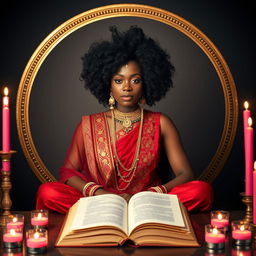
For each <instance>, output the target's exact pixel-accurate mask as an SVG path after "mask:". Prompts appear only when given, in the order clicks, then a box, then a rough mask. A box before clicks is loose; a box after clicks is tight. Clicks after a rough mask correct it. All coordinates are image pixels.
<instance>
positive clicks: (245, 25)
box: [0, 0, 256, 210]
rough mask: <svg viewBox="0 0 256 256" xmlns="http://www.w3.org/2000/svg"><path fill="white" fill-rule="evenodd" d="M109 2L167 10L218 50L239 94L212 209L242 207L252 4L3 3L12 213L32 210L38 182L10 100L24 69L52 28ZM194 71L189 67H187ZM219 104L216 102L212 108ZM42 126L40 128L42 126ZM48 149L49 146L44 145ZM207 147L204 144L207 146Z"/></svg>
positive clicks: (1, 80) (0, 79) (0, 82)
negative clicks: (233, 134)
mask: <svg viewBox="0 0 256 256" xmlns="http://www.w3.org/2000/svg"><path fill="white" fill-rule="evenodd" d="M113 3H139V4H147V5H152V6H155V7H159V8H162V9H166V10H168V11H170V12H172V13H175V14H177V15H179V16H181V17H183V18H184V19H186V20H188V21H189V22H191V23H192V24H194V25H195V26H197V27H198V28H199V29H200V30H201V31H203V32H204V33H205V34H206V35H207V36H208V37H209V38H210V40H211V41H212V42H213V43H214V44H215V46H217V48H218V49H219V50H220V52H221V53H222V56H223V57H224V58H225V60H226V62H227V63H228V65H229V68H230V70H231V72H232V75H233V78H234V80H235V84H236V87H237V92H238V104H239V121H238V131H237V136H236V139H235V143H234V146H233V150H232V152H231V154H230V157H229V159H228V161H227V163H226V165H225V167H224V168H223V170H222V172H221V174H220V175H219V176H218V177H217V178H216V180H215V181H214V183H213V188H214V191H215V204H214V208H216V209H217V208H218V209H227V210H228V209H230V210H231V209H242V208H244V205H243V204H242V203H241V197H240V192H243V191H244V155H243V154H244V153H243V133H242V119H241V114H242V110H243V107H242V104H243V102H244V100H248V101H249V102H250V105H251V111H252V115H253V117H254V116H255V110H254V109H255V105H256V100H255V86H254V79H253V78H254V77H253V75H254V69H253V68H254V66H255V65H253V64H254V63H253V61H254V58H255V52H254V47H255V39H253V36H254V24H253V19H254V13H255V9H254V8H253V6H252V1H248V0H247V1H238V2H237V3H233V1H214V3H212V2H210V1H185V0H183V1H182V0H175V1H172V0H169V1H161V0H160V1H153V0H152V1H150V0H148V1H135V0H134V1H125V2H123V1H107V0H101V1H98V0H94V1H70V2H65V3H64V1H38V2H37V3H34V4H31V3H26V2H22V3H20V2H18V1H17V2H16V1H8V2H7V1H4V2H3V3H2V6H1V15H0V21H1V25H2V26H1V39H0V46H1V48H0V49H1V50H0V54H1V55H0V57H1V58H0V66H1V69H0V70H1V72H0V86H1V87H3V86H4V85H8V86H9V88H10V90H11V95H10V96H11V98H12V103H11V109H12V112H11V116H12V119H11V122H12V123H11V127H12V130H11V148H12V149H14V150H17V154H15V155H14V157H13V159H12V185H13V188H12V190H11V198H12V201H13V206H12V209H13V210H31V209H33V208H34V207H35V194H36V190H37V187H38V186H39V185H40V182H39V181H38V179H37V178H36V176H35V175H34V173H33V172H32V170H31V169H30V167H29V166H28V164H27V162H26V159H25V157H24V155H23V152H22V149H21V147H20V144H19V140H18V135H17V131H16V122H15V121H16V120H15V100H13V99H15V98H16V93H17V90H18V85H19V82H20V78H21V75H22V73H23V70H24V68H25V66H26V64H27V62H28V60H29V58H30V56H31V55H32V53H33V52H34V51H35V49H36V47H37V46H38V45H39V44H40V42H41V41H42V40H43V39H44V38H45V37H46V36H47V35H48V34H49V33H50V32H52V31H53V30H54V29H55V28H56V27H58V26H59V25H61V24H62V23H63V22H65V21H66V20H68V19H70V18H72V17H73V16H75V15H77V14H79V13H82V12H84V11H87V10H89V9H92V8H95V7H99V6H103V5H108V4H113ZM191 69H193V67H191ZM217 104H218V102H216V105H217ZM44 125H47V124H42V126H44ZM49 146H50V145H49ZM210 146H211V145H209V147H210Z"/></svg>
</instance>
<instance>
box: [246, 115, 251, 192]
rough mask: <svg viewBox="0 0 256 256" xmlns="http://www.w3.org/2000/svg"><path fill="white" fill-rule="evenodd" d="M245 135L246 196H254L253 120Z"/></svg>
mask: <svg viewBox="0 0 256 256" xmlns="http://www.w3.org/2000/svg"><path fill="white" fill-rule="evenodd" d="M247 123H248V125H247V127H246V131H245V132H246V133H245V194H246V195H252V192H253V191H252V190H253V188H252V187H253V184H252V180H253V177H252V176H253V128H252V118H251V117H249V118H248V122H247Z"/></svg>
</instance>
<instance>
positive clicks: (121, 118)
mask: <svg viewBox="0 0 256 256" xmlns="http://www.w3.org/2000/svg"><path fill="white" fill-rule="evenodd" d="M114 119H115V121H116V122H119V123H121V124H122V126H123V129H124V131H125V132H126V133H128V132H129V131H131V130H132V125H133V123H136V122H138V121H140V120H141V110H140V108H137V109H136V110H135V111H133V112H128V113H123V112H121V111H119V110H118V109H114Z"/></svg>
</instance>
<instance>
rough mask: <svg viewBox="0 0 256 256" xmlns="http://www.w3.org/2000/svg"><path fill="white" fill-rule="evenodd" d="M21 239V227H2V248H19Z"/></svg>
mask: <svg viewBox="0 0 256 256" xmlns="http://www.w3.org/2000/svg"><path fill="white" fill-rule="evenodd" d="M22 240H23V229H22V228H4V230H3V245H4V248H9V249H13V248H20V247H21V246H22Z"/></svg>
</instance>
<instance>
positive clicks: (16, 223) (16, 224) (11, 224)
mask: <svg viewBox="0 0 256 256" xmlns="http://www.w3.org/2000/svg"><path fill="white" fill-rule="evenodd" d="M6 227H7V228H10V229H13V228H14V229H15V228H21V229H23V227H24V215H22V214H12V215H9V216H7V218H6Z"/></svg>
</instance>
